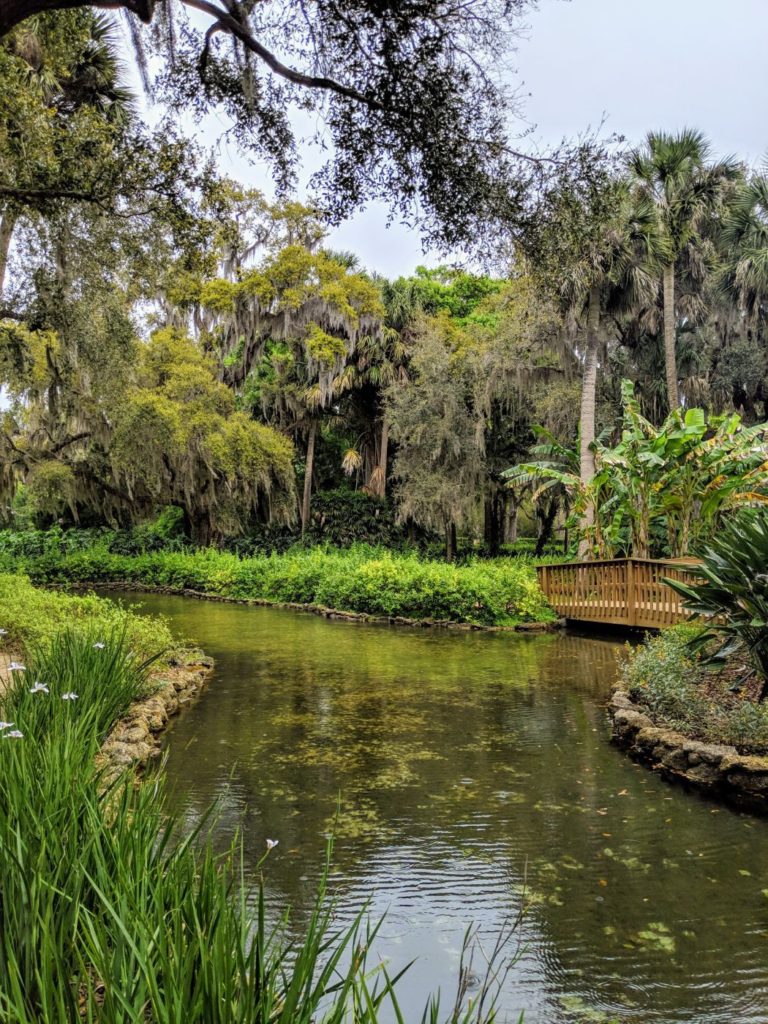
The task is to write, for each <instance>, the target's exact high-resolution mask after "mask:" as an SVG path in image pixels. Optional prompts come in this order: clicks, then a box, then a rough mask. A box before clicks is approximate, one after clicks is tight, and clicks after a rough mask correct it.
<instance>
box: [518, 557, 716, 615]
mask: <svg viewBox="0 0 768 1024" xmlns="http://www.w3.org/2000/svg"><path fill="white" fill-rule="evenodd" d="M692 565H696V561H695V560H694V559H677V560H674V561H654V560H651V559H646V558H615V559H611V560H610V561H596V562H571V563H569V564H567V565H542V566H540V567H539V569H538V573H539V583H540V584H541V589H542V590H543V591H544V594H545V595H546V597H547V600H548V601H549V603H550V604H551V605H552V607H553V608H554V609H555V611H556V612H557V613H558V615H561V616H562V617H563V618H565V619H572V620H573V621H574V622H596V623H605V624H606V625H611V626H631V627H637V628H639V629H660V628H661V627H662V626H672V625H674V624H675V623H676V622H684V621H685V619H687V618H688V614H687V612H685V611H683V606H682V602H681V599H680V598H679V597H678V595H677V594H676V593H675V592H674V591H673V590H672V589H671V588H670V587H668V586H667V585H666V584H665V583H663V582H662V580H663V579H664V577H667V578H669V579H677V580H681V579H682V580H690V578H691V577H690V573H687V572H685V571H684V569H683V567H684V566H692Z"/></svg>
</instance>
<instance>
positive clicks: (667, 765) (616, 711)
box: [608, 689, 768, 813]
mask: <svg viewBox="0 0 768 1024" xmlns="http://www.w3.org/2000/svg"><path fill="white" fill-rule="evenodd" d="M608 711H609V714H610V716H611V719H612V721H613V739H614V741H615V742H616V743H617V744H619V746H621V747H624V748H625V749H626V750H628V751H629V752H630V753H631V754H633V755H634V756H635V757H637V758H638V759H639V760H641V761H643V762H645V763H646V764H647V765H649V766H650V767H651V768H655V769H657V770H660V771H661V772H662V773H664V775H665V776H666V777H668V778H672V779H675V778H679V779H683V780H684V781H686V782H688V783H691V784H692V785H694V786H697V787H698V788H699V789H703V790H705V791H707V792H710V793H712V794H716V795H718V796H723V797H725V798H726V799H728V800H731V801H733V802H736V803H740V804H746V805H748V806H749V807H750V808H751V809H753V810H758V811H761V812H763V813H768V757H756V756H744V755H741V754H739V753H738V751H737V750H736V748H735V747H732V746H728V745H726V744H719V743H702V742H700V741H698V740H693V739H691V738H690V737H688V736H684V735H683V734H682V733H679V732H675V731H674V730H673V729H666V728H663V727H661V726H657V725H655V724H654V723H653V722H652V721H651V719H650V717H649V716H648V715H646V714H645V713H644V712H643V711H642V710H641V709H640V708H639V706H638V705H637V704H635V703H634V702H633V701H632V698H631V697H630V696H629V694H628V693H625V692H624V691H623V690H621V689H617V690H616V691H615V692H614V693H613V695H612V697H611V700H610V703H609V705H608Z"/></svg>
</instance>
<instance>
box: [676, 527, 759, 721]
mask: <svg viewBox="0 0 768 1024" xmlns="http://www.w3.org/2000/svg"><path fill="white" fill-rule="evenodd" d="M766 569H768V513H767V512H766V511H765V510H763V509H744V510H742V511H741V512H740V513H739V515H738V516H736V517H735V518H734V519H732V520H731V521H730V522H728V523H725V524H724V525H723V526H722V528H721V529H720V530H719V531H718V534H717V536H716V537H714V538H713V539H712V540H711V541H710V543H709V544H708V545H707V547H706V548H705V549H704V551H703V564H702V565H699V566H697V567H696V570H695V571H696V576H697V577H699V579H700V582H692V583H681V582H679V581H676V580H667V581H666V582H667V584H668V585H669V586H670V587H672V588H673V590H675V591H677V593H678V594H680V595H681V596H682V597H683V600H684V605H685V607H686V609H687V610H688V611H689V612H690V613H691V614H692V615H695V616H697V617H699V618H700V619H702V620H703V621H704V622H705V623H706V628H705V629H704V631H703V632H702V633H701V634H699V635H698V636H697V637H696V638H695V639H694V640H693V641H691V643H692V645H693V646H694V647H695V648H697V649H699V650H703V651H704V652H705V654H706V658H707V660H708V661H709V662H711V663H714V664H722V663H723V662H725V661H726V660H727V659H729V658H734V657H738V656H741V657H746V658H747V660H748V661H749V662H751V663H752V665H753V666H754V668H755V669H756V670H757V671H758V672H759V673H760V675H761V676H762V679H763V685H762V690H761V693H760V700H761V701H762V700H764V699H765V697H766V695H768V572H767V571H766Z"/></svg>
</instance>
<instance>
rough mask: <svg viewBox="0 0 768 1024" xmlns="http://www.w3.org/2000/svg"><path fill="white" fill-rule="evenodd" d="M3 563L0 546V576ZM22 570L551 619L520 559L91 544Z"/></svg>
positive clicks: (497, 619) (418, 613)
mask: <svg viewBox="0 0 768 1024" xmlns="http://www.w3.org/2000/svg"><path fill="white" fill-rule="evenodd" d="M7 564H8V556H7V555H6V554H4V553H3V549H2V546H1V545H0V570H2V569H3V568H4V567H5V566H6V565H7ZM21 564H22V565H23V566H24V568H25V570H26V571H27V572H29V574H30V575H31V576H32V578H33V579H34V580H35V581H36V582H40V583H67V582H71V583H100V582H116V581H119V582H125V583H126V584H128V585H131V584H142V585H145V586H151V587H163V588H168V589H170V590H175V591H182V590H187V589H189V590H197V591H201V592H204V593H210V594H220V595H222V596H225V597H233V598H247V599H256V600H264V601H268V602H272V603H298V604H318V605H324V606H326V607H332V608H338V609H342V610H344V611H352V612H364V613H368V614H372V615H386V616H404V617H406V618H414V619H437V620H450V621H455V622H467V623H475V624H478V625H487V626H492V625H508V624H512V623H515V622H531V621H542V620H551V619H552V618H553V617H554V616H553V613H552V612H551V610H550V609H549V608H548V606H547V604H546V602H545V600H544V597H543V595H542V593H541V590H540V588H539V585H538V581H537V578H536V572H535V570H534V569H533V568H532V566H531V565H530V564H528V563H527V562H525V561H523V560H521V559H496V560H488V561H479V560H478V561H470V562H467V563H466V564H463V565H449V564H446V563H444V562H430V561H424V560H422V559H420V558H418V557H417V556H416V555H413V554H397V553H392V552H390V551H386V550H383V549H379V548H371V547H368V546H365V545H357V546H355V547H353V548H351V549H350V550H348V551H338V550H333V549H325V548H312V549H309V550H303V549H298V550H297V549H292V550H290V551H288V552H286V553H285V554H281V555H277V554H272V555H269V556H266V555H258V556H254V557H251V558H242V559H241V558H239V557H237V556H236V555H234V554H231V553H225V552H219V551H215V550H212V549H208V550H199V551H185V552H153V553H145V554H140V555H136V556H135V557H131V556H125V555H119V554H116V553H113V552H111V551H109V550H108V549H107V548H106V547H100V546H99V547H92V548H90V549H89V550H85V551H76V552H73V553H71V554H58V553H55V552H52V551H47V552H45V553H44V554H42V555H40V556H35V557H25V558H22V559H21Z"/></svg>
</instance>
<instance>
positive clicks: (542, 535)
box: [533, 498, 560, 558]
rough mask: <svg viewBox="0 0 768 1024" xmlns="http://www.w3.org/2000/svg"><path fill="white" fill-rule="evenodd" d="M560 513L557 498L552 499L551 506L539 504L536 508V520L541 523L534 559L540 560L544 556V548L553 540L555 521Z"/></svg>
mask: <svg viewBox="0 0 768 1024" xmlns="http://www.w3.org/2000/svg"><path fill="white" fill-rule="evenodd" d="M559 511H560V502H559V501H558V499H557V498H550V500H549V504H548V505H544V504H543V503H542V504H539V505H538V506H537V508H536V518H537V519H538V521H539V536H538V539H537V541H536V547H535V549H534V552H533V554H534V557H535V558H540V557H541V556H542V555H543V554H544V548H545V547H546V546H547V544H549V542H550V540H551V539H552V534H553V532H554V528H555V519H557V513H558V512H559Z"/></svg>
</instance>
